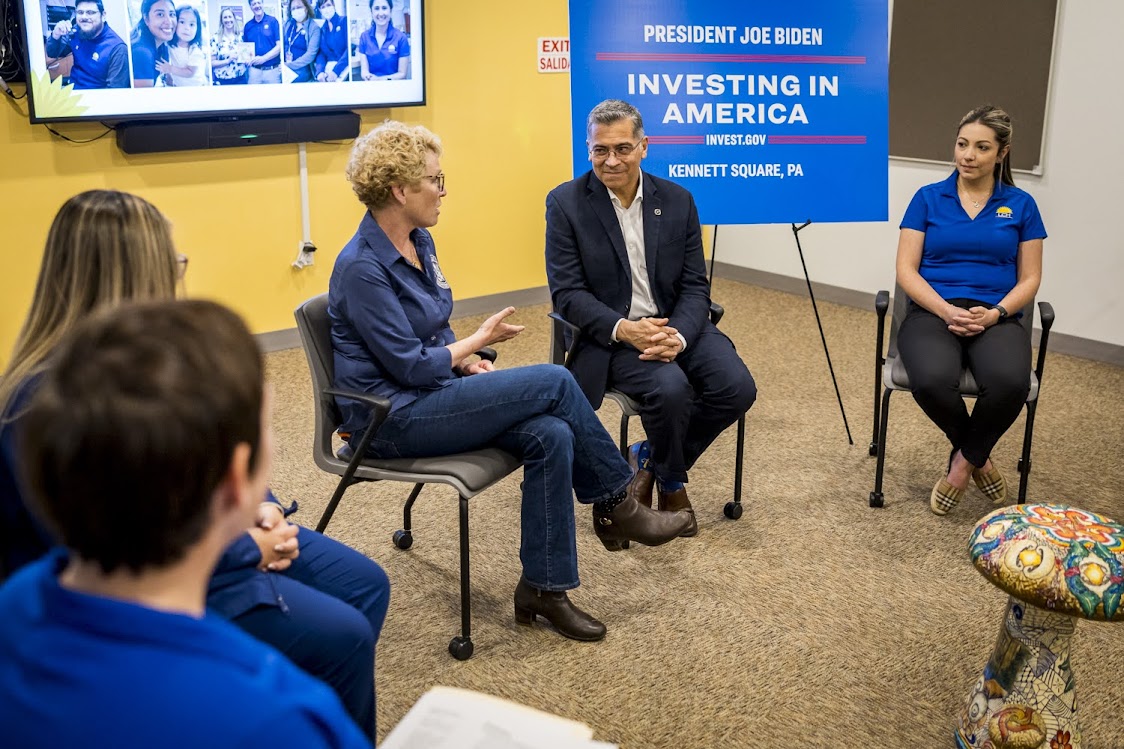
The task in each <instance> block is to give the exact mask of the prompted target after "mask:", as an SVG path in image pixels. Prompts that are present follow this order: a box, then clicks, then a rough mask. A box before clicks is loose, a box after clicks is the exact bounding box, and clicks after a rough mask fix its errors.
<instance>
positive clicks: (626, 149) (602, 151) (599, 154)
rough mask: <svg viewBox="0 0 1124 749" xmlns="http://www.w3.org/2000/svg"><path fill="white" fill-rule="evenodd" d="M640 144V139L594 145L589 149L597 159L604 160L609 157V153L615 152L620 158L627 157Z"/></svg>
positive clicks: (591, 154)
mask: <svg viewBox="0 0 1124 749" xmlns="http://www.w3.org/2000/svg"><path fill="white" fill-rule="evenodd" d="M639 146H640V141H636V142H635V143H620V144H618V145H615V146H593V147H591V148H590V149H589V155H590V156H592V157H593V158H594V159H595V160H596V161H604V160H605V159H607V158H609V154H614V155H615V156H616V157H617V158H618V159H627V158H628V157H629V156H631V155H632V152H633V151H635V150H636V149H637V148H639Z"/></svg>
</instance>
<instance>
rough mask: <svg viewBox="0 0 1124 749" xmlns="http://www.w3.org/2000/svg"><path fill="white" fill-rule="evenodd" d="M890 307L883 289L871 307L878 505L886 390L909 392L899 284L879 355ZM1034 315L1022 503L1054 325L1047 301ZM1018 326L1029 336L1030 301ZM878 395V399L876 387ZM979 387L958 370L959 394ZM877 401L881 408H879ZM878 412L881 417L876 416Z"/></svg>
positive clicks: (873, 496) (874, 496)
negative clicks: (1038, 326) (1037, 327)
mask: <svg viewBox="0 0 1124 749" xmlns="http://www.w3.org/2000/svg"><path fill="white" fill-rule="evenodd" d="M889 306H890V292H888V291H886V290H885V289H883V290H882V291H879V292H878V294H876V295H875V297H874V309H875V311H876V312H877V313H878V343H877V348H875V350H874V425H873V427H872V430H871V431H872V435H871V441H870V454H871V456H875V455H876V456H878V463H877V465H876V466H875V469H874V491H872V492H871V493H870V506H871V507H882V505H883V503H884V497H883V496H882V469H883V468H884V466H885V463H886V424H887V421H888V419H889V414H890V393H892V392H894V391H895V390H903V391H905V392H910V390H911V388H910V386H909V376H908V375H907V374H906V371H905V365H904V364H902V360H901V357H900V356H898V329H899V328H900V327H901V323H902V320H904V319H905V315H906V312H907V310H908V307H909V297H908V296H906V293H905V292H904V291H902V289H901V287H900V286H894V314H893V316H892V317H891V318H890V343H889V349H888V350H887V352H886V356H885V357H883V356H882V343H883V339H884V337H885V332H886V310H887V309H888V308H889ZM1038 316H1039V318H1041V320H1042V337H1041V339H1040V340H1039V342H1038V363H1037V365H1036V366H1035V368H1034V369H1033V370H1031V371H1030V372H1029V376H1030V394H1029V395H1027V397H1026V430H1025V432H1024V433H1023V451H1022V457H1021V458H1019V462H1018V466H1017V470H1018V472H1019V474H1021V476H1020V478H1019V504H1023V503H1025V502H1026V486H1027V481H1028V479H1029V477H1030V443H1031V440H1032V438H1033V436H1034V412H1035V409H1037V408H1038V391H1039V388H1040V387H1041V386H1042V370H1043V368H1044V367H1045V365H1046V346H1047V343H1048V342H1049V340H1050V328H1051V327H1052V326H1053V324H1054V308H1053V307H1052V306H1051V305H1050V303H1049V302H1039V303H1038ZM1020 322H1021V323H1022V326H1023V327H1024V328H1026V332H1027V335H1030V333H1031V330H1032V327H1033V324H1034V300H1033V299H1032V300H1031V301H1030V304H1028V305H1026V307H1024V308H1023V309H1022V318H1021V320H1020ZM880 387H881V389H882V398H881V401H879V390H880ZM979 392H980V389H979V386H978V385H976V380H975V378H973V377H972V373H971V372H970V371H968V370H967V369H964V370H963V371H962V372H961V373H960V394H961V395H962V396H964V397H965V398H975V397H977V396H978V395H979ZM880 404H881V408H880V407H879V406H880ZM879 414H881V419H880V418H879Z"/></svg>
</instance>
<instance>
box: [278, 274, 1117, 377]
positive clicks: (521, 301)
mask: <svg viewBox="0 0 1124 749" xmlns="http://www.w3.org/2000/svg"><path fill="white" fill-rule="evenodd" d="M714 275H715V276H717V277H719V278H724V279H726V280H728V281H738V282H740V283H744V284H749V285H751V286H761V287H763V288H766V289H774V290H775V291H784V292H787V293H789V294H796V295H799V296H804V295H806V294H807V293H808V286H807V284H805V282H804V279H802V278H793V277H792V276H785V275H782V274H780V273H769V272H768V271H763V270H755V269H753V268H744V267H742V266H740V265H732V264H730V263H723V262H721V261H719V262H716V263H715V264H714ZM812 290H813V291H815V293H816V299H818V300H822V301H825V302H832V303H834V304H842V305H844V306H847V307H858V308H859V309H865V310H868V311H873V310H874V295H873V294H869V293H867V292H865V291H856V290H854V289H845V288H843V287H842V286H832V285H831V284H826V283H820V282H819V281H813V282H812ZM549 301H550V290H549V289H548V288H547V287H546V286H536V287H534V288H530V289H518V290H516V291H506V292H503V293H500V294H488V295H486V296H478V297H473V298H471V299H461V300H459V301H457V302H454V303H453V319H454V320H455V319H457V318H460V317H471V316H473V315H483V314H487V313H489V312H497V311H499V310H501V309H503V308H504V307H509V306H510V307H527V306H530V305H534V304H545V303H546V302H549ZM1039 335H1041V331H1040V330H1039V329H1038V328H1035V329H1034V345H1036V346H1037V345H1038V336H1039ZM256 338H257V341H258V346H259V347H260V348H261V350H262V353H265V354H268V353H272V352H274V351H284V350H286V349H291V348H300V345H301V340H300V336H299V335H298V334H297V329H296V328H288V329H285V330H273V331H270V332H268V333H258V334H257V336H256ZM1050 352H1051V353H1055V354H1066V355H1068V356H1077V357H1080V358H1082V359H1091V360H1093V361H1099V362H1104V363H1106V364H1112V365H1115V366H1117V367H1124V346H1117V345H1115V344H1112V343H1105V342H1103V341H1094V340H1092V339H1089V338H1080V337H1078V336H1074V335H1067V334H1065V333H1051V334H1050Z"/></svg>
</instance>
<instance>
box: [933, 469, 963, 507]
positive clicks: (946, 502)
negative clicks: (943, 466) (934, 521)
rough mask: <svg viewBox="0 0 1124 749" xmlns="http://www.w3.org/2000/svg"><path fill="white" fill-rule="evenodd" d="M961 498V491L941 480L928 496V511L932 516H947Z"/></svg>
mask: <svg viewBox="0 0 1124 749" xmlns="http://www.w3.org/2000/svg"><path fill="white" fill-rule="evenodd" d="M963 496H964V490H963V489H957V488H956V487H955V486H953V485H952V484H950V483H948V482H947V481H945V480H944V479H943V478H942V479H941V480H940V481H938V482H937V485H936V486H934V487H933V493H932V494H930V495H929V509H931V510H932V511H933V514H934V515H947V514H948V511H949V510H951V509H952V508H953V507H956V505H957V503H958V502H960V498H961V497H963Z"/></svg>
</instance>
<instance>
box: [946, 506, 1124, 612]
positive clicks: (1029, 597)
mask: <svg viewBox="0 0 1124 749" xmlns="http://www.w3.org/2000/svg"><path fill="white" fill-rule="evenodd" d="M968 549H969V551H970V553H971V555H972V563H973V564H975V565H976V569H978V570H979V571H980V572H981V573H982V574H983V575H984V577H986V578H987V579H988V580H990V581H991V582H993V583H994V584H996V585H998V586H999V587H1000V588H1002V589H1003V590H1005V591H1007V592H1008V593H1010V594H1011V595H1013V596H1015V597H1016V598H1018V599H1020V600H1022V601H1025V602H1027V603H1029V604H1031V605H1032V606H1037V607H1039V608H1042V609H1046V610H1049V611H1055V612H1058V613H1061V614H1068V615H1070V616H1079V617H1084V618H1086V619H1099V620H1106V621H1113V620H1124V605H1121V603H1122V598H1124V525H1121V524H1120V523H1117V522H1116V521H1114V520H1111V519H1109V518H1107V517H1105V516H1103V515H1098V514H1096V513H1092V512H1085V511H1084V510H1078V509H1076V508H1074V507H1067V506H1065V505H1046V504H1028V505H1015V506H1012V507H1005V508H1003V509H1001V510H996V511H995V512H993V513H991V514H990V515H988V516H987V517H985V518H983V519H982V520H981V521H980V522H979V523H977V524H976V527H975V529H974V530H973V531H972V535H971V537H970V539H969V540H968Z"/></svg>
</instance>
